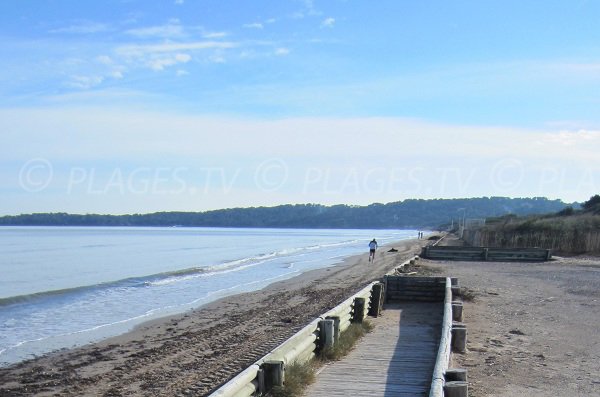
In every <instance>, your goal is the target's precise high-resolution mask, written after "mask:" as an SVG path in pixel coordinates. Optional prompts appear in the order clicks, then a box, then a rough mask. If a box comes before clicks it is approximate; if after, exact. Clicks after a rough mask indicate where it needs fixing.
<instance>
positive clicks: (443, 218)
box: [0, 197, 573, 229]
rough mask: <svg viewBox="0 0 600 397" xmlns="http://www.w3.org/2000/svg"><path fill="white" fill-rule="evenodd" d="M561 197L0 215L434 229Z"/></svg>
mask: <svg viewBox="0 0 600 397" xmlns="http://www.w3.org/2000/svg"><path fill="white" fill-rule="evenodd" d="M568 208H573V207H572V206H571V207H570V206H569V205H568V204H566V203H564V202H562V201H561V200H549V199H547V198H544V197H534V198H508V197H480V198H461V199H433V200H422V199H409V200H404V201H397V202H392V203H387V204H381V203H374V204H370V205H367V206H357V205H333V206H325V205H320V204H296V205H292V204H287V205H279V206H275V207H251V208H230V209H222V210H214V211H205V212H155V213H151V214H130V215H101V214H67V213H36V214H22V215H16V216H4V217H0V225H11V226H205V227H273V228H332V229H344V228H348V229H371V228H373V229H379V228H380V229H427V228H428V229H436V228H438V227H439V226H440V225H448V226H450V225H451V224H453V223H455V224H457V223H458V221H459V220H460V219H464V218H489V217H500V216H503V215H506V214H512V215H530V214H545V213H550V212H558V211H563V210H567V209H568Z"/></svg>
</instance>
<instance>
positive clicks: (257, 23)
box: [242, 22, 264, 29]
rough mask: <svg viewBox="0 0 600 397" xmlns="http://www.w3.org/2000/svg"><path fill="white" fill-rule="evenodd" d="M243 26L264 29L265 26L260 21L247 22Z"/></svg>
mask: <svg viewBox="0 0 600 397" xmlns="http://www.w3.org/2000/svg"><path fill="white" fill-rule="evenodd" d="M242 26H243V27H245V28H247V29H262V28H263V27H264V26H263V24H262V23H260V22H254V23H246V24H244V25H242Z"/></svg>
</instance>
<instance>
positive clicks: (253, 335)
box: [0, 239, 428, 395]
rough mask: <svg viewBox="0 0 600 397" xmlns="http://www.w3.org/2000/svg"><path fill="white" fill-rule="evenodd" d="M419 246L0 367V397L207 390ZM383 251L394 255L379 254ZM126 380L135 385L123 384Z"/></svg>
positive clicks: (409, 243) (363, 257) (412, 242)
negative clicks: (7, 394)
mask: <svg viewBox="0 0 600 397" xmlns="http://www.w3.org/2000/svg"><path fill="white" fill-rule="evenodd" d="M427 242H428V240H426V239H422V240H417V239H406V240H400V241H396V242H393V243H389V244H385V245H382V246H381V247H379V249H378V254H377V258H378V259H377V260H376V262H375V263H374V264H371V263H368V262H367V257H368V253H367V252H365V253H363V254H359V255H353V256H349V257H346V258H344V259H343V260H342V261H341V262H340V263H338V264H335V265H333V266H329V267H326V268H321V269H313V270H309V271H307V272H304V273H301V274H298V275H296V276H295V277H292V278H289V279H285V280H280V281H276V282H274V283H271V284H269V285H268V286H266V287H264V288H262V289H260V290H256V291H252V292H244V293H241V294H234V295H229V296H225V297H222V298H219V299H217V300H215V301H212V302H209V303H207V304H205V305H202V306H200V307H198V308H194V309H191V310H188V311H185V312H182V313H179V314H174V315H168V316H164V317H160V318H156V319H151V320H148V321H145V322H143V323H141V324H139V325H136V326H135V327H134V328H133V329H131V330H130V331H128V332H126V333H124V334H120V335H117V336H113V337H109V338H106V339H103V340H101V341H98V342H95V343H91V344H86V345H83V346H80V347H75V348H72V349H61V350H58V351H54V352H51V353H48V354H45V355H43V356H41V357H39V358H34V359H31V360H26V361H23V362H20V363H16V364H12V365H10V366H8V367H3V368H0V384H1V385H2V386H0V392H3V391H7V390H10V392H11V393H13V394H14V395H26V394H30V392H31V391H35V392H36V394H38V393H40V395H54V394H56V393H65V394H66V395H80V394H82V393H83V394H97V395H98V394H99V395H102V394H105V395H106V393H107V391H108V390H111V389H113V388H114V387H117V388H118V389H119V390H121V391H120V392H119V393H121V394H127V393H131V392H132V390H137V393H143V394H146V391H143V390H146V389H147V388H149V389H152V390H153V392H152V393H151V394H156V393H158V395H170V394H171V393H169V392H167V390H170V391H171V392H175V391H177V390H180V383H182V384H186V385H188V386H189V385H190V384H192V385H195V387H200V389H201V390H212V388H214V387H216V386H218V385H219V384H221V383H223V382H224V381H226V380H227V379H228V376H229V375H228V374H230V375H234V374H235V373H236V372H237V371H239V370H240V369H241V368H245V367H246V366H247V364H250V363H252V362H254V361H256V359H258V358H260V357H261V356H262V355H264V354H265V353H267V352H268V351H270V350H271V349H272V348H274V347H275V346H277V345H278V344H279V343H281V342H283V341H284V340H285V339H287V337H289V336H291V335H292V334H293V333H294V332H296V331H297V329H299V328H301V327H303V326H304V325H305V324H306V323H307V322H308V321H310V320H312V319H313V318H314V317H317V316H318V315H319V314H321V313H323V312H324V311H326V310H328V309H329V308H330V307H333V306H335V305H336V304H337V303H339V302H341V301H342V300H344V299H345V298H347V296H350V295H351V294H352V293H354V292H356V291H357V290H359V289H360V288H362V287H363V286H364V285H366V284H367V283H368V282H370V281H372V280H374V279H377V278H380V277H381V276H383V274H385V273H386V272H387V271H389V270H390V269H391V268H393V267H394V266H395V265H396V264H399V263H401V261H402V260H404V259H406V258H408V257H409V256H410V255H412V254H416V253H418V252H420V246H422V245H424V244H426V243H427ZM390 247H394V248H396V249H398V252H394V253H387V252H386V251H387V250H388V249H389V248H390ZM365 251H366V250H365ZM183 357H185V358H183ZM192 362H193V363H194V365H192V364H191V363H192ZM228 363H229V364H228ZM182 366H183V368H182ZM198 366H202V367H204V368H205V370H204V371H199V370H198ZM74 367H75V368H76V370H73V368H74ZM173 367H177V368H179V369H178V370H177V371H176V372H174V373H171V375H170V376H174V377H175V379H178V380H168V377H165V376H166V374H167V373H169V372H170V369H171V368H173ZM192 367H193V368H194V370H193V371H192V370H191V368H192ZM124 373H127V375H125V374H124ZM130 374H131V375H133V374H137V377H139V378H140V379H141V380H137V381H133V379H129V381H123V377H125V378H129V377H130V376H128V375H130ZM150 374H152V376H150ZM157 374H158V375H157ZM163 374H164V375H165V376H163ZM157 378H158V379H161V380H160V381H157ZM111 385H112V386H111ZM199 385H200V386H199ZM200 389H198V390H197V391H200ZM24 390H27V391H28V392H27V393H25V392H23V391H24ZM161 390H164V393H165V394H162V393H163V391H161ZM45 391H48V392H49V393H48V394H44V393H45ZM19 393H21V394H19ZM119 393H116V394H119ZM0 394H1V393H0ZM133 394H136V393H135V392H134V393H133ZM108 395H110V394H108Z"/></svg>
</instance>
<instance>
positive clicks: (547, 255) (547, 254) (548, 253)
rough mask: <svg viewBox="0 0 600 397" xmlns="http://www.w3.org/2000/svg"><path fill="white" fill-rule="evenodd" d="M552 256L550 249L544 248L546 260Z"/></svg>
mask: <svg viewBox="0 0 600 397" xmlns="http://www.w3.org/2000/svg"><path fill="white" fill-rule="evenodd" d="M550 258H552V250H546V260H547V261H549V260H550Z"/></svg>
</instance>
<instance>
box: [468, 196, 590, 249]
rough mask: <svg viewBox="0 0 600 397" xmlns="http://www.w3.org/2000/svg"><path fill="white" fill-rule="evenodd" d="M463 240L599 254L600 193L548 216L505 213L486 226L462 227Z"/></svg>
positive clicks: (490, 220)
mask: <svg viewBox="0 0 600 397" xmlns="http://www.w3.org/2000/svg"><path fill="white" fill-rule="evenodd" d="M463 237H464V239H465V241H467V242H468V243H469V244H471V245H476V246H488V247H509V248H520V247H540V248H546V249H552V250H554V251H555V252H558V253H561V254H582V253H595V254H600V195H595V196H593V197H592V198H590V199H589V200H588V201H586V202H585V203H583V204H582V205H581V209H578V210H576V209H574V208H573V207H570V206H569V207H565V208H564V209H562V210H560V211H558V212H556V213H554V214H547V215H537V216H536V215H530V216H524V217H523V216H522V217H517V216H514V215H506V216H502V217H498V218H495V219H494V218H492V219H489V218H488V220H487V222H486V225H485V227H482V228H475V229H472V230H465V232H464V235H463Z"/></svg>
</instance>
